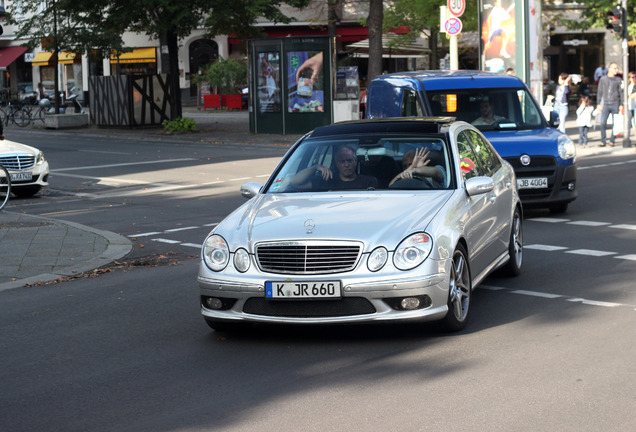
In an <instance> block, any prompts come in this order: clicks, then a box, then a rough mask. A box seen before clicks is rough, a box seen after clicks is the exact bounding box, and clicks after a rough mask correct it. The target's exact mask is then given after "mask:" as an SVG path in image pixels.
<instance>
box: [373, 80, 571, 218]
mask: <svg viewBox="0 0 636 432" xmlns="http://www.w3.org/2000/svg"><path fill="white" fill-rule="evenodd" d="M426 116H452V117H456V118H457V119H458V120H463V121H466V122H468V123H472V124H473V125H475V126H476V127H477V128H478V129H479V130H480V131H481V132H482V133H483V134H484V135H485V136H486V138H488V140H489V141H490V142H491V143H492V144H493V146H494V147H495V149H497V151H498V152H499V154H500V155H501V156H502V157H503V158H504V159H505V160H507V161H508V162H509V163H510V164H511V165H512V167H513V168H514V170H515V173H516V177H517V188H518V190H519V196H520V197H521V201H522V203H523V205H524V206H526V207H543V208H549V209H550V211H551V212H553V213H562V212H564V211H566V210H567V207H568V204H569V203H570V202H572V201H574V200H575V199H576V197H577V188H576V148H575V146H574V143H573V142H572V140H571V139H570V138H568V136H567V135H565V134H562V133H561V132H559V131H558V130H557V129H555V128H554V126H555V122H554V120H555V118H554V117H553V116H552V115H551V116H550V117H551V120H550V122H548V121H546V119H545V117H544V116H543V113H542V111H541V107H540V106H539V104H538V103H537V101H536V100H535V99H534V97H533V96H532V94H531V93H530V91H529V90H528V88H527V87H526V85H525V84H524V83H523V81H521V80H520V79H519V78H517V77H514V76H510V75H505V74H499V73H492V72H482V71H473V70H464V71H418V72H402V73H394V74H389V75H382V76H378V77H376V78H374V79H373V80H372V81H371V84H370V85H369V89H368V92H367V118H383V117H426Z"/></svg>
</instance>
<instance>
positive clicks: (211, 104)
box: [203, 94, 221, 111]
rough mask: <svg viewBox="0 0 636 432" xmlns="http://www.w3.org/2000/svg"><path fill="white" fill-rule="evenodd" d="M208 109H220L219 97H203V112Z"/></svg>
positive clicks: (214, 95) (212, 95) (216, 95)
mask: <svg viewBox="0 0 636 432" xmlns="http://www.w3.org/2000/svg"><path fill="white" fill-rule="evenodd" d="M208 108H214V109H220V108H221V96H220V95H218V94H209V95H204V96H203V111H205V110H206V109H208Z"/></svg>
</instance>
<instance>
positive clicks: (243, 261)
mask: <svg viewBox="0 0 636 432" xmlns="http://www.w3.org/2000/svg"><path fill="white" fill-rule="evenodd" d="M234 267H236V269H237V270H238V271H240V272H241V273H245V272H246V271H247V270H248V269H249V268H250V254H248V253H247V251H246V250H245V249H243V248H241V249H237V250H236V252H234Z"/></svg>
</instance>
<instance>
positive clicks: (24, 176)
mask: <svg viewBox="0 0 636 432" xmlns="http://www.w3.org/2000/svg"><path fill="white" fill-rule="evenodd" d="M32 179H33V174H31V173H30V172H24V173H11V181H24V180H28V181H31V180H32Z"/></svg>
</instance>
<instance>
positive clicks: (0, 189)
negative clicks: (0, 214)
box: [0, 165, 11, 210]
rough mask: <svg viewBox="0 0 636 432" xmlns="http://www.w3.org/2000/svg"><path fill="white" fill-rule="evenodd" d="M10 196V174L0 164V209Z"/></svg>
mask: <svg viewBox="0 0 636 432" xmlns="http://www.w3.org/2000/svg"><path fill="white" fill-rule="evenodd" d="M10 196H11V175H10V174H9V171H7V169H6V168H5V167H3V166H2V165H0V210H2V209H3V208H4V206H5V205H6V204H7V201H9V197H10Z"/></svg>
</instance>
